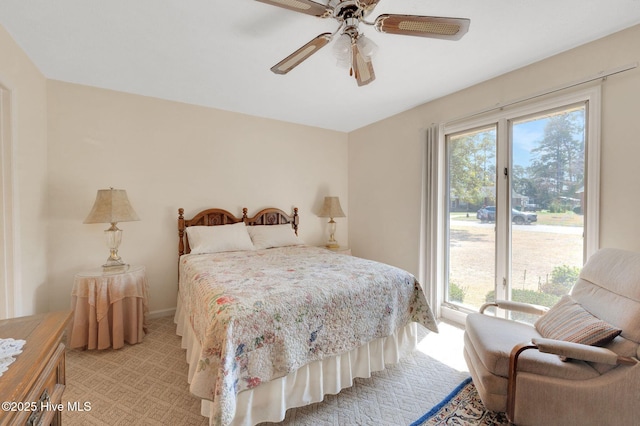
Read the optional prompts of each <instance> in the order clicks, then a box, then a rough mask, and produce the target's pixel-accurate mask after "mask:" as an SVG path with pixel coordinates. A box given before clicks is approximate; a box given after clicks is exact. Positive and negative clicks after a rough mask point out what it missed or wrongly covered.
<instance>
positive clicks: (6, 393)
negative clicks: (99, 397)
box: [0, 311, 71, 426]
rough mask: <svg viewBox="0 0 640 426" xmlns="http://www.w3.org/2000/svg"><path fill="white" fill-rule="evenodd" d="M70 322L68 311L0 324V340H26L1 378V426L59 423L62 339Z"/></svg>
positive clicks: (62, 355) (61, 387)
mask: <svg viewBox="0 0 640 426" xmlns="http://www.w3.org/2000/svg"><path fill="white" fill-rule="evenodd" d="M70 319H71V311H61V312H52V313H47V314H40V315H33V316H28V317H20V318H12V319H8V320H1V321H0V338H2V339H7V338H13V339H16V340H17V339H22V340H26V343H25V345H24V346H23V348H22V353H21V354H19V355H17V356H16V357H15V359H16V360H15V362H13V363H12V364H11V365H9V369H8V370H7V371H5V372H4V374H3V375H2V376H0V402H1V403H5V404H3V405H2V407H3V408H2V410H1V411H0V425H2V426H4V425H25V424H26V425H40V424H42V425H49V424H54V425H59V424H61V423H62V421H61V419H62V409H66V407H64V408H62V406H61V405H60V404H62V402H61V401H62V392H64V386H65V371H64V351H65V344H64V340H66V336H65V334H66V333H65V332H66V329H67V324H68V323H69V320H70ZM7 402H9V403H10V404H6V403H7ZM61 408H62V409H61Z"/></svg>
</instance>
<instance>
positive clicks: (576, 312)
mask: <svg viewBox="0 0 640 426" xmlns="http://www.w3.org/2000/svg"><path fill="white" fill-rule="evenodd" d="M535 327H536V330H538V332H539V333H540V335H541V336H542V337H546V338H548V339H555V340H564V341H566V342H574V343H582V344H584V345H593V346H600V345H604V344H607V343H609V342H610V341H612V340H613V339H614V338H615V337H616V336H617V335H619V334H620V333H621V332H622V330H620V329H619V328H616V327H614V326H612V325H610V324H608V323H607V322H605V321H602V320H601V319H598V318H596V317H594V316H593V315H591V314H590V313H589V312H588V311H587V310H586V309H584V308H583V307H582V306H580V305H579V304H578V303H577V302H576V301H575V300H573V299H572V298H571V296H563V297H562V299H560V301H559V302H558V303H556V304H555V305H554V306H553V307H552V308H551V309H550V310H549V312H547V314H546V315H543V316H541V317H540V318H539V319H538V320H537V321H536V323H535Z"/></svg>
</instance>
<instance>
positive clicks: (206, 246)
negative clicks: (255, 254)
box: [187, 222, 254, 254]
mask: <svg viewBox="0 0 640 426" xmlns="http://www.w3.org/2000/svg"><path fill="white" fill-rule="evenodd" d="M187 238H188V239H189V247H190V248H191V254H203V253H218V252H221V251H240V250H253V249H254V248H253V243H252V242H251V238H250V237H249V233H248V232H247V226H246V225H245V224H244V222H238V223H234V224H233V225H218V226H190V227H188V228H187Z"/></svg>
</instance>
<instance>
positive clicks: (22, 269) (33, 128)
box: [0, 26, 49, 315]
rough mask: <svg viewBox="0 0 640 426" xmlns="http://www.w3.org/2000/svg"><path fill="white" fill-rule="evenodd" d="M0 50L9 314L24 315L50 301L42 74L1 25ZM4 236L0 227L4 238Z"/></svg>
mask: <svg viewBox="0 0 640 426" xmlns="http://www.w3.org/2000/svg"><path fill="white" fill-rule="evenodd" d="M0 52H1V53H0V85H1V86H3V87H4V88H6V89H7V91H8V92H9V96H10V98H11V112H10V113H11V119H10V120H11V123H8V124H9V125H11V126H12V128H11V133H12V135H11V141H9V142H8V144H9V145H10V147H9V148H10V151H12V156H13V159H12V161H11V166H12V167H11V169H12V176H11V177H10V180H11V185H13V190H11V188H5V191H3V194H2V195H3V196H4V197H8V198H5V201H6V202H7V204H8V208H9V209H11V210H13V218H12V219H13V220H12V221H13V234H14V235H13V237H14V242H15V243H16V244H15V246H14V255H13V267H12V268H10V269H12V271H10V273H12V275H13V277H11V281H12V282H11V283H10V284H11V285H13V286H14V298H15V302H16V303H15V305H14V308H15V309H14V312H13V313H12V314H13V315H27V314H32V313H34V312H43V311H47V310H48V307H49V305H48V291H47V290H48V289H47V284H46V283H47V252H46V248H47V245H46V242H47V229H48V228H47V218H48V212H47V206H46V191H47V116H46V79H45V78H44V76H43V75H42V74H41V73H40V71H38V69H37V68H36V67H35V66H34V64H33V63H32V62H31V60H30V59H29V58H28V57H27V56H26V55H25V54H24V52H23V51H22V49H20V47H19V46H18V45H16V43H15V42H14V41H13V39H12V38H11V36H10V35H9V34H8V33H7V32H6V30H5V29H4V28H3V27H2V26H0ZM4 124H5V125H6V124H7V123H4ZM4 161H9V159H6V158H5V159H4ZM7 164H8V163H7ZM3 171H4V170H3ZM7 180H9V179H7ZM0 191H2V189H0ZM11 198H12V199H11ZM6 216H9V215H6ZM5 218H6V217H5ZM6 237H7V236H6V235H4V232H3V235H2V239H3V242H4V241H5V238H6ZM3 268H4V267H3ZM2 272H3V273H4V272H6V271H2ZM0 297H3V298H4V297H5V296H4V295H2V296H0Z"/></svg>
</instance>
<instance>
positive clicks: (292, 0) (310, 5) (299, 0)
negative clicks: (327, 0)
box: [256, 0, 333, 18]
mask: <svg viewBox="0 0 640 426" xmlns="http://www.w3.org/2000/svg"><path fill="white" fill-rule="evenodd" d="M256 1H259V2H262V3H266V4H270V5H272V6H278V7H283V8H285V9H289V10H293V11H295V12H300V13H306V14H307V15H313V16H317V17H319V18H327V17H329V16H331V15H332V13H333V9H332V8H330V7H329V6H325V5H323V4H320V3H316V2H314V1H311V0H256Z"/></svg>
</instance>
